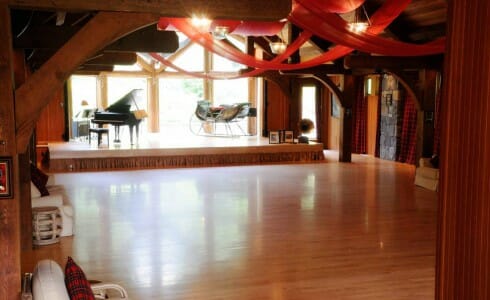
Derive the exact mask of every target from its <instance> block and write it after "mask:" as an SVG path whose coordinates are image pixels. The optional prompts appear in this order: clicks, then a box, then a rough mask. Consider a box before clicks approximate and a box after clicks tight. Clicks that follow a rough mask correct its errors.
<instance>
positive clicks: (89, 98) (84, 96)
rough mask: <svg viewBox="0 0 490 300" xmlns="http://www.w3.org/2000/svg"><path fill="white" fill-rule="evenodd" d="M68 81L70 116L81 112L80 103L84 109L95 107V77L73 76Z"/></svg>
mask: <svg viewBox="0 0 490 300" xmlns="http://www.w3.org/2000/svg"><path fill="white" fill-rule="evenodd" d="M70 80H71V90H72V95H71V108H72V110H71V113H72V116H76V115H77V113H79V112H80V111H81V110H82V102H83V104H84V106H86V107H92V108H95V107H97V88H96V87H97V77H95V76H81V75H73V76H71V79H70Z"/></svg>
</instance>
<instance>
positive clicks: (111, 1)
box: [7, 0, 292, 21]
mask: <svg viewBox="0 0 490 300" xmlns="http://www.w3.org/2000/svg"><path fill="white" fill-rule="evenodd" d="M7 3H8V4H9V5H10V6H11V7H14V8H23V9H31V8H38V9H50V10H55V11H112V12H137V13H154V14H158V15H161V16H169V17H186V18H187V17H192V15H194V14H203V13H204V14H205V15H206V16H207V17H208V18H212V19H237V20H262V21H277V20H280V19H284V18H287V16H288V15H289V13H290V12H291V8H292V1H284V0H268V1H263V0H244V1H236V0H214V1H201V0H147V1H141V0H124V1H122V0H107V1H99V0H85V1H73V0H8V1H7Z"/></svg>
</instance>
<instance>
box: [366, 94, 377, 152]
mask: <svg viewBox="0 0 490 300" xmlns="http://www.w3.org/2000/svg"><path fill="white" fill-rule="evenodd" d="M367 100H368V110H367V154H369V155H373V156H374V154H375V152H376V131H377V128H378V121H379V120H378V101H379V97H378V96H367Z"/></svg>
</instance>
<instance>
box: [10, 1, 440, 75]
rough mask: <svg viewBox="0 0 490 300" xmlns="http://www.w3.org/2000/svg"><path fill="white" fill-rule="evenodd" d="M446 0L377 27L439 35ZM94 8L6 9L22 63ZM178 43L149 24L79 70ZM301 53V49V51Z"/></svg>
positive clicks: (411, 38) (421, 4) (422, 39)
mask: <svg viewBox="0 0 490 300" xmlns="http://www.w3.org/2000/svg"><path fill="white" fill-rule="evenodd" d="M383 3H384V1H382V0H367V1H366V2H365V3H364V9H365V10H366V12H367V14H368V15H372V14H373V13H374V12H375V11H376V10H377V9H378V8H379V7H380V6H381V5H382V4H383ZM446 11H447V3H446V1H445V0H413V1H411V3H410V4H409V5H408V7H407V8H406V9H405V10H404V11H403V13H402V14H401V15H399V16H398V17H397V18H396V19H395V20H394V21H393V22H392V23H391V24H390V25H389V26H388V27H387V29H385V31H384V32H383V33H382V35H383V36H385V37H389V38H392V39H396V40H400V41H403V42H410V43H426V42H428V41H432V40H434V39H436V38H439V37H443V36H444V35H445V25H446ZM95 14H96V12H94V11H80V10H72V11H69V12H65V11H55V10H52V9H51V10H50V9H45V8H43V9H42V10H40V9H39V10H34V9H28V8H17V9H13V10H12V18H11V19H12V36H13V46H14V48H15V49H23V50H24V51H25V54H26V59H27V63H28V65H29V66H30V67H31V68H33V69H38V68H39V67H40V66H42V64H43V63H44V62H45V61H46V60H47V59H49V57H50V56H51V55H53V54H54V53H55V52H56V50H57V49H59V48H60V47H61V46H62V45H63V44H64V43H65V42H66V41H68V40H69V39H70V37H71V36H73V35H74V34H75V33H76V32H77V31H78V30H79V29H80V28H82V27H83V25H84V24H85V23H87V22H88V21H89V20H90V19H91V18H92V17H93V16H94V15H95ZM276 38H277V37H274V36H265V37H255V38H254V39H255V43H256V45H257V46H259V47H262V48H264V51H265V52H266V53H268V55H267V56H268V57H269V58H270V57H272V56H273V54H272V53H270V49H267V48H268V41H271V40H274V39H276ZM307 45H308V47H315V48H317V50H318V51H325V50H326V49H328V47H330V46H331V43H330V42H329V41H325V40H322V39H321V38H319V37H315V36H313V37H312V38H311V41H310V42H309V43H308V44H307ZM178 47H179V44H178V39H177V35H176V34H175V32H172V31H158V30H157V29H156V26H155V25H152V26H149V27H147V28H144V29H142V30H139V31H138V32H135V33H132V34H131V35H129V36H127V37H125V38H123V39H121V40H119V41H117V42H116V43H114V44H112V45H110V46H108V47H106V48H105V49H104V50H103V51H101V52H100V53H98V54H97V55H96V56H94V57H92V58H90V59H89V60H87V62H86V63H85V64H84V65H83V66H81V67H80V70H87V71H91V72H100V71H109V70H111V68H112V66H113V65H115V64H133V63H134V62H135V61H136V55H135V52H159V53H174V52H175V51H177V49H178ZM305 53H306V52H305Z"/></svg>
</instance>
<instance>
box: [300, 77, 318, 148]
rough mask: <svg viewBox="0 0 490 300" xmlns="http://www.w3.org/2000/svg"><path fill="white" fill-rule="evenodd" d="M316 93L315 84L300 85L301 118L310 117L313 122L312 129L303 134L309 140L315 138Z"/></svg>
mask: <svg viewBox="0 0 490 300" xmlns="http://www.w3.org/2000/svg"><path fill="white" fill-rule="evenodd" d="M316 94H317V88H316V87H315V86H303V87H301V119H310V120H312V121H313V124H314V129H313V130H312V131H310V132H309V133H306V134H304V135H306V136H307V137H308V138H309V139H310V140H315V139H317V135H316V132H317V131H316V125H317V121H316Z"/></svg>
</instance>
